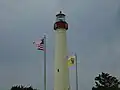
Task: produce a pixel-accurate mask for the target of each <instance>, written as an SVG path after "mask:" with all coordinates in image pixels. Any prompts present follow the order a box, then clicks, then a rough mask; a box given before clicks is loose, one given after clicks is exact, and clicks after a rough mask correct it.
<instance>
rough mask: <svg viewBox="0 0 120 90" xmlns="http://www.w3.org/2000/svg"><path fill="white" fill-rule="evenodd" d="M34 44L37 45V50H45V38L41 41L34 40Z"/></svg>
mask: <svg viewBox="0 0 120 90" xmlns="http://www.w3.org/2000/svg"><path fill="white" fill-rule="evenodd" d="M33 44H35V45H36V48H37V50H44V38H43V39H41V40H40V41H33Z"/></svg>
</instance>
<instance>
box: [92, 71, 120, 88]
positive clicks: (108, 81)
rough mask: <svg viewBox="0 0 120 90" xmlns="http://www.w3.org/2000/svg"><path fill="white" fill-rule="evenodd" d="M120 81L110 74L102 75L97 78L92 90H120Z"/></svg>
mask: <svg viewBox="0 0 120 90" xmlns="http://www.w3.org/2000/svg"><path fill="white" fill-rule="evenodd" d="M119 85H120V81H119V80H118V79H117V78H116V77H113V76H111V75H110V74H108V73H103V72H102V73H101V74H99V75H98V76H97V77H96V78H95V87H93V88H92V90H120V88H119Z"/></svg>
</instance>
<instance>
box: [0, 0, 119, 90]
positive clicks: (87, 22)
mask: <svg viewBox="0 0 120 90" xmlns="http://www.w3.org/2000/svg"><path fill="white" fill-rule="evenodd" d="M61 9H62V10H63V11H64V12H65V13H66V15H67V17H66V19H67V21H68V23H69V30H68V31H67V35H68V49H69V50H68V51H69V53H72V52H76V53H77V54H78V60H79V62H80V63H79V65H78V68H79V85H80V86H79V88H80V90H90V89H91V88H92V86H93V83H94V82H93V80H94V77H95V76H96V75H97V74H98V73H100V72H102V71H105V72H109V73H111V74H113V75H116V76H119V75H120V71H119V68H120V65H119V63H120V60H119V59H120V40H119V39H120V1H119V0H71V1H70V0H50V1H48V0H0V88H1V89H5V90H7V89H8V88H11V86H12V85H13V84H25V85H27V84H32V85H33V87H35V88H40V89H41V90H43V52H41V51H37V50H36V48H35V46H34V45H33V44H32V41H33V40H36V39H38V38H41V37H42V35H43V33H47V36H48V38H47V71H48V72H47V73H48V74H47V80H48V82H47V86H48V88H49V89H50V90H53V65H54V63H53V56H54V32H53V24H54V21H55V15H56V12H59V10H61ZM74 77H75V71H74V70H71V71H70V79H71V85H72V89H75V84H74V83H75V78H74Z"/></svg>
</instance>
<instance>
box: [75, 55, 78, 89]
mask: <svg viewBox="0 0 120 90" xmlns="http://www.w3.org/2000/svg"><path fill="white" fill-rule="evenodd" d="M75 60H76V90H78V68H77V54H76V53H75Z"/></svg>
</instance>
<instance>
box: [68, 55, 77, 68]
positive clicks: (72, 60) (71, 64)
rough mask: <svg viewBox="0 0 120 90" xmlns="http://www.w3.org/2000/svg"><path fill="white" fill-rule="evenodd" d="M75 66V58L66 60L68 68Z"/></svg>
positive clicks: (71, 57)
mask: <svg viewBox="0 0 120 90" xmlns="http://www.w3.org/2000/svg"><path fill="white" fill-rule="evenodd" d="M73 65H75V56H70V57H69V58H68V67H70V66H73Z"/></svg>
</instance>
